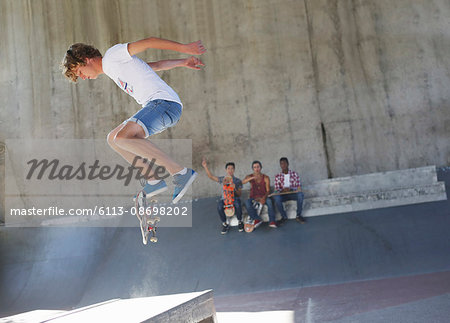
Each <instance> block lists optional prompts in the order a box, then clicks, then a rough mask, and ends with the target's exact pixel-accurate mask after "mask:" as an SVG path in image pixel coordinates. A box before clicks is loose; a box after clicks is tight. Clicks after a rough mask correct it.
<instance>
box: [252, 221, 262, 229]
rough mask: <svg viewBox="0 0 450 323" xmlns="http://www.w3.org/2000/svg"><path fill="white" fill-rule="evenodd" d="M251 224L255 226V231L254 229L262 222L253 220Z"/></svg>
mask: <svg viewBox="0 0 450 323" xmlns="http://www.w3.org/2000/svg"><path fill="white" fill-rule="evenodd" d="M253 224H254V225H255V229H256V228H257V227H259V226H260V225H261V224H262V221H261V220H255V221H254V222H253Z"/></svg>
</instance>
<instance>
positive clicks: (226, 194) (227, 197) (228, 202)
mask: <svg viewBox="0 0 450 323" xmlns="http://www.w3.org/2000/svg"><path fill="white" fill-rule="evenodd" d="M222 184H223V186H222V187H223V207H224V212H225V215H226V216H227V217H232V216H233V215H234V211H235V210H234V187H232V186H231V184H233V179H232V178H231V177H225V178H224V179H223V182H222Z"/></svg>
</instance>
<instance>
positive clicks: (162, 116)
mask: <svg viewBox="0 0 450 323" xmlns="http://www.w3.org/2000/svg"><path fill="white" fill-rule="evenodd" d="M149 48H155V49H163V50H164V49H166V50H173V51H177V52H180V53H185V54H190V55H201V54H203V53H204V52H205V51H206V49H205V48H204V46H203V45H202V42H201V41H196V42H193V43H188V44H181V43H177V42H174V41H170V40H165V39H160V38H155V37H150V38H146V39H142V40H139V41H136V42H132V43H125V44H117V45H115V46H113V47H111V48H110V49H108V50H107V51H106V53H105V55H104V56H102V55H101V54H100V52H99V51H98V49H96V48H94V47H92V46H90V45H86V44H81V43H77V44H73V45H72V46H70V48H69V50H68V51H67V52H66V54H65V56H64V59H63V62H62V64H61V68H62V70H63V74H64V75H65V76H66V77H67V78H68V79H69V80H71V81H73V82H76V81H77V79H78V77H80V78H82V79H83V80H86V79H88V80H90V79H96V78H97V77H98V76H99V75H101V74H106V75H107V76H108V77H110V78H111V79H112V80H113V81H114V82H115V83H116V84H117V86H119V87H120V88H121V89H122V90H124V91H125V92H126V93H128V94H129V95H131V96H132V97H133V98H134V99H135V100H136V102H137V103H139V104H140V105H141V106H142V108H141V109H140V110H139V111H138V112H137V113H136V114H134V115H133V116H132V117H131V118H129V119H127V120H125V121H124V122H123V123H122V124H120V125H119V126H117V127H116V128H115V129H114V130H112V131H111V132H110V133H109V134H108V138H107V141H108V144H109V145H110V146H111V148H112V149H114V150H115V151H116V152H118V153H119V154H120V155H121V156H122V157H123V158H125V160H127V161H128V162H129V163H130V164H132V163H133V161H134V164H135V166H136V167H140V168H141V169H142V170H141V172H142V174H148V178H147V180H148V181H147V184H146V185H145V187H144V191H145V192H146V194H147V197H150V196H153V195H156V194H158V193H161V192H163V191H165V190H167V185H166V183H165V182H164V180H157V179H154V178H153V180H151V177H152V175H153V174H152V173H151V172H150V169H149V164H148V163H145V161H143V159H146V160H149V161H150V160H152V159H155V163H156V164H158V165H161V166H163V167H165V169H166V170H167V171H168V172H169V173H170V175H172V176H173V178H174V184H175V191H174V194H173V198H172V202H173V203H177V202H178V201H179V200H180V199H181V197H182V196H183V195H184V193H185V192H186V191H187V189H188V188H189V186H190V185H191V184H192V182H193V181H194V179H195V177H196V176H197V173H196V172H195V171H194V170H192V169H190V168H185V167H182V166H181V165H179V164H177V163H176V162H175V161H174V160H173V159H171V158H170V157H169V156H168V155H167V154H166V153H164V152H163V151H161V150H160V149H159V148H158V147H156V146H155V145H154V144H152V143H151V142H150V141H149V140H146V138H147V137H149V136H151V135H153V134H156V133H160V132H162V131H164V130H165V129H167V128H169V127H172V126H174V125H175V124H176V123H177V122H178V120H179V119H180V117H181V113H182V109H183V107H182V103H181V101H180V98H179V97H178V95H177V93H175V91H174V90H173V89H172V88H171V87H170V86H168V85H167V84H166V83H165V82H164V81H163V80H162V79H161V78H160V77H159V76H158V75H157V74H156V73H155V71H163V70H170V69H172V68H174V67H187V68H191V69H196V70H199V69H200V66H204V64H203V63H202V61H201V60H200V59H198V58H196V57H193V56H191V57H189V58H185V59H172V60H161V61H157V62H149V63H146V62H144V61H142V60H141V59H139V58H138V57H136V56H135V55H136V54H138V53H140V52H143V51H145V50H147V49H149ZM136 157H142V158H136Z"/></svg>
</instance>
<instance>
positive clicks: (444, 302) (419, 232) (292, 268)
mask: <svg viewBox="0 0 450 323" xmlns="http://www.w3.org/2000/svg"><path fill="white" fill-rule="evenodd" d="M438 177H439V180H440V181H445V183H446V190H447V195H448V191H449V184H450V171H449V170H448V169H446V168H444V169H440V170H439V172H438ZM193 208H194V212H193V213H194V217H193V227H192V228H160V230H159V232H158V234H159V242H158V243H157V244H152V245H148V246H144V245H143V244H142V242H141V238H140V232H139V229H137V228H2V229H1V231H0V317H5V316H10V315H15V314H18V313H24V312H29V311H33V310H38V309H40V310H58V311H67V310H73V309H78V308H82V307H84V306H89V305H92V304H96V303H99V302H104V301H109V300H112V299H117V298H120V299H135V298H142V297H151V296H158V295H168V294H179V293H192V292H198V291H204V290H208V289H212V290H213V291H214V303H215V307H216V310H217V312H218V314H217V317H218V320H219V322H221V321H224V322H226V321H233V320H234V321H238V320H237V319H236V317H240V318H241V319H245V320H246V321H252V318H253V319H254V320H256V321H262V320H261V319H260V318H261V316H260V317H259V318H258V316H257V315H262V316H263V317H265V318H268V317H271V315H274V313H275V314H276V313H278V314H279V315H280V316H282V317H284V318H285V321H289V322H320V321H336V322H385V321H395V322H424V321H430V322H445V321H446V320H447V318H448V317H449V316H450V306H449V302H450V235H449V229H450V204H449V201H448V200H446V201H439V202H432V203H422V204H416V205H407V206H400V207H391V208H384V209H376V210H370V211H359V212H351V213H342V214H333V215H324V216H315V217H310V218H308V219H307V220H308V221H307V223H306V224H299V223H297V222H295V221H288V222H287V223H286V224H284V225H283V226H281V227H279V228H277V229H271V228H269V227H268V226H267V225H263V226H261V227H260V228H258V229H257V230H255V231H254V232H253V233H251V234H247V233H245V232H242V233H240V232H238V231H237V229H236V228H235V227H233V228H232V229H231V230H230V232H229V233H228V234H227V235H224V236H222V235H221V234H220V222H219V220H218V216H217V212H216V200H215V199H201V200H198V201H196V202H194V203H193ZM280 321H281V320H280Z"/></svg>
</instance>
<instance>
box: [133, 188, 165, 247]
mask: <svg viewBox="0 0 450 323" xmlns="http://www.w3.org/2000/svg"><path fill="white" fill-rule="evenodd" d="M150 203H157V201H156V200H151V201H150ZM151 209H152V208H151V207H150V208H148V205H147V196H146V194H145V192H144V191H143V190H142V191H139V192H138V193H137V195H136V216H137V218H138V219H139V225H140V228H141V234H142V243H143V244H144V245H146V244H147V242H148V236H149V235H150V233H151V234H152V236H151V237H150V242H153V243H156V242H158V238H157V237H156V224H157V223H158V222H159V220H160V218H159V217H152V216H151V215H149V214H148V210H151Z"/></svg>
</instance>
